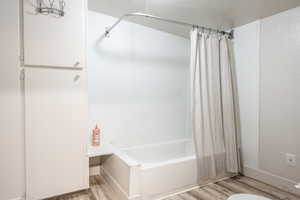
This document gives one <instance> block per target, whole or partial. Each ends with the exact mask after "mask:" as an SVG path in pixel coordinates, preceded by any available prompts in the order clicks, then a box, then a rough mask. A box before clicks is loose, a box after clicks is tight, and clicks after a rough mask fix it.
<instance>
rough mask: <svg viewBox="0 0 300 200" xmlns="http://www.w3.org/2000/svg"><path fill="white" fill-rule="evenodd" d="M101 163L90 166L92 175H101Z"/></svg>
mask: <svg viewBox="0 0 300 200" xmlns="http://www.w3.org/2000/svg"><path fill="white" fill-rule="evenodd" d="M100 171H101V170H100V165H96V166H91V167H90V173H89V174H90V176H96V175H100Z"/></svg>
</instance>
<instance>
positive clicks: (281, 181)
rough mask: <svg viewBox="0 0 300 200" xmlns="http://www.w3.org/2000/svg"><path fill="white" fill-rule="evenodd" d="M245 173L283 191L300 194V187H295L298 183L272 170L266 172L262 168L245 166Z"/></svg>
mask: <svg viewBox="0 0 300 200" xmlns="http://www.w3.org/2000/svg"><path fill="white" fill-rule="evenodd" d="M243 174H244V175H245V176H248V177H250V178H253V179H256V180H259V181H262V182H264V183H267V184H269V185H272V186H275V187H277V188H279V189H282V190H283V191H286V192H290V193H293V194H296V195H299V196H300V189H297V188H295V185H296V184H297V183H296V182H294V181H291V180H289V179H286V178H283V177H280V176H277V175H274V174H271V173H270V172H266V171H263V170H260V169H253V168H250V167H244V171H243Z"/></svg>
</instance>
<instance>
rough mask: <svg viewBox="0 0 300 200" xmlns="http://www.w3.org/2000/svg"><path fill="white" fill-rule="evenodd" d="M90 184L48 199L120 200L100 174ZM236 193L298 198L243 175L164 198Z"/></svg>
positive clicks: (220, 199)
mask: <svg viewBox="0 0 300 200" xmlns="http://www.w3.org/2000/svg"><path fill="white" fill-rule="evenodd" d="M90 185H91V187H90V189H89V190H86V191H82V192H77V193H73V194H68V195H63V196H60V197H55V198H51V199H49V200H121V199H118V198H117V196H116V194H115V193H114V192H113V189H112V188H111V187H110V186H109V185H108V184H107V183H106V182H105V180H104V179H103V178H102V177H101V176H93V177H91V178H90ZM238 193H247V194H257V195H261V196H265V197H267V198H269V199H273V200H300V197H297V196H295V195H292V194H290V193H287V192H284V191H282V190H280V189H278V188H275V187H272V186H270V185H267V184H265V183H262V182H259V181H256V180H254V179H251V178H248V177H244V176H238V177H234V178H231V179H227V180H223V181H220V182H218V183H214V184H209V185H206V186H204V187H201V188H198V189H194V190H191V191H189V192H185V193H182V194H178V195H174V196H170V197H168V198H166V199H165V200H226V199H227V198H228V197H229V196H231V195H232V194H238Z"/></svg>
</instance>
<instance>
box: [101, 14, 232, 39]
mask: <svg viewBox="0 0 300 200" xmlns="http://www.w3.org/2000/svg"><path fill="white" fill-rule="evenodd" d="M128 17H145V18H151V19H155V20H160V21H164V22H168V23H173V24H178V25H182V26H188V27H196V28H200V29H203V30H207V31H210V32H215V33H219V34H222V35H227V36H228V38H229V39H233V30H231V31H230V32H226V31H223V30H218V29H213V28H207V27H204V26H200V25H196V24H191V23H187V22H182V21H177V20H173V19H167V18H162V17H158V16H154V15H149V14H145V13H127V14H125V15H123V16H121V17H120V18H119V19H118V20H117V21H116V22H115V23H114V24H113V25H112V26H111V27H108V28H106V30H105V33H104V36H105V37H108V36H109V34H110V32H111V31H112V30H113V29H114V28H115V27H116V26H117V25H118V24H119V23H120V22H121V21H123V20H124V19H125V18H128Z"/></svg>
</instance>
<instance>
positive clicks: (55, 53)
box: [23, 0, 86, 68]
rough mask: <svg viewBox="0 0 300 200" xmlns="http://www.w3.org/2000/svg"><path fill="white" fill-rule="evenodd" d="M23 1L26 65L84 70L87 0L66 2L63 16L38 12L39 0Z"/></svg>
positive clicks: (46, 0) (56, 0) (56, 1)
mask: <svg viewBox="0 0 300 200" xmlns="http://www.w3.org/2000/svg"><path fill="white" fill-rule="evenodd" d="M23 2H24V5H23V18H24V63H25V65H26V66H51V67H64V68H65V67H76V68H81V67H83V64H84V63H85V60H84V58H85V21H86V15H85V14H86V0H65V9H64V10H65V16H63V17H55V16H52V15H43V14H37V13H35V12H36V11H35V4H36V2H37V0H23ZM44 2H45V3H46V4H48V2H49V1H48V0H44ZM54 2H55V4H54V6H57V5H58V2H59V1H58V0H54Z"/></svg>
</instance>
